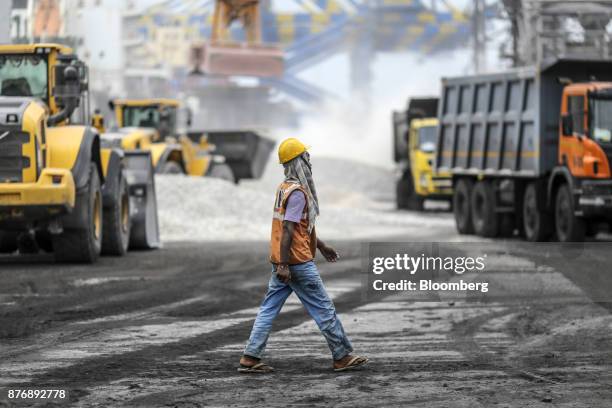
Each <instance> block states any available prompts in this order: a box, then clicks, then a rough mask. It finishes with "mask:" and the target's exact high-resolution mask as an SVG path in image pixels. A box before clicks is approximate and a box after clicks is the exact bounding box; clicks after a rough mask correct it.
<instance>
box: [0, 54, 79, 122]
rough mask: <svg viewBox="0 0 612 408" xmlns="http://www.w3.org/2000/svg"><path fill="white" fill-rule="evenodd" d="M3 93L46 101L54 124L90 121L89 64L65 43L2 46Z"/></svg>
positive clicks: (0, 75) (0, 88)
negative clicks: (80, 58)
mask: <svg viewBox="0 0 612 408" xmlns="http://www.w3.org/2000/svg"><path fill="white" fill-rule="evenodd" d="M0 96H6V97H26V98H36V99H38V100H40V101H42V102H44V104H45V105H46V106H47V107H48V109H49V118H48V124H49V125H50V126H54V125H62V124H68V123H81V124H86V123H89V116H88V115H89V114H88V112H89V97H88V71H87V67H86V65H85V64H84V63H83V62H82V61H79V60H78V58H77V57H76V55H75V54H74V53H73V52H72V49H70V48H68V47H65V46H63V45H59V44H24V45H4V46H1V47H0Z"/></svg>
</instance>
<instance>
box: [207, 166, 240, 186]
mask: <svg viewBox="0 0 612 408" xmlns="http://www.w3.org/2000/svg"><path fill="white" fill-rule="evenodd" d="M206 176H207V177H214V178H218V179H221V180H225V181H229V182H230V183H236V178H235V177H234V172H233V171H232V168H231V167H230V166H229V165H228V164H227V163H213V164H212V167H211V169H210V170H209V171H208V173H206Z"/></svg>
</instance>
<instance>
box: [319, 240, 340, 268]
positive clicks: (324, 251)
mask: <svg viewBox="0 0 612 408" xmlns="http://www.w3.org/2000/svg"><path fill="white" fill-rule="evenodd" d="M317 248H318V249H319V252H321V255H323V257H324V258H325V259H326V260H327V261H328V262H336V261H337V260H338V258H340V256H339V255H338V252H337V251H336V250H335V249H334V248H332V247H330V246H329V245H327V244H326V243H325V242H323V241H322V240H320V239H319V238H317Z"/></svg>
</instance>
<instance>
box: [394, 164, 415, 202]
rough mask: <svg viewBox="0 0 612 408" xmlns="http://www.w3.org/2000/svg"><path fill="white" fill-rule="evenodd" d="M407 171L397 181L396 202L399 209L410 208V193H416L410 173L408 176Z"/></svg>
mask: <svg viewBox="0 0 612 408" xmlns="http://www.w3.org/2000/svg"><path fill="white" fill-rule="evenodd" d="M406 173H407V172H404V174H403V175H402V177H401V178H400V179H399V180H397V183H395V203H396V205H397V209H398V210H408V209H409V208H410V195H411V194H413V193H414V188H413V187H412V180H411V178H410V174H408V177H407V176H406Z"/></svg>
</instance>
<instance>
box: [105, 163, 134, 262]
mask: <svg viewBox="0 0 612 408" xmlns="http://www.w3.org/2000/svg"><path fill="white" fill-rule="evenodd" d="M119 174H120V179H119V182H118V183H117V185H116V186H117V187H116V191H115V192H113V198H114V200H113V202H112V204H111V205H109V206H108V207H107V208H105V209H104V224H103V231H102V237H103V239H102V254H103V255H116V256H123V255H125V253H126V252H127V249H128V244H129V243H130V228H131V227H132V225H131V222H130V194H129V191H128V187H127V182H126V180H125V177H124V176H123V172H120V173H119Z"/></svg>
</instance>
